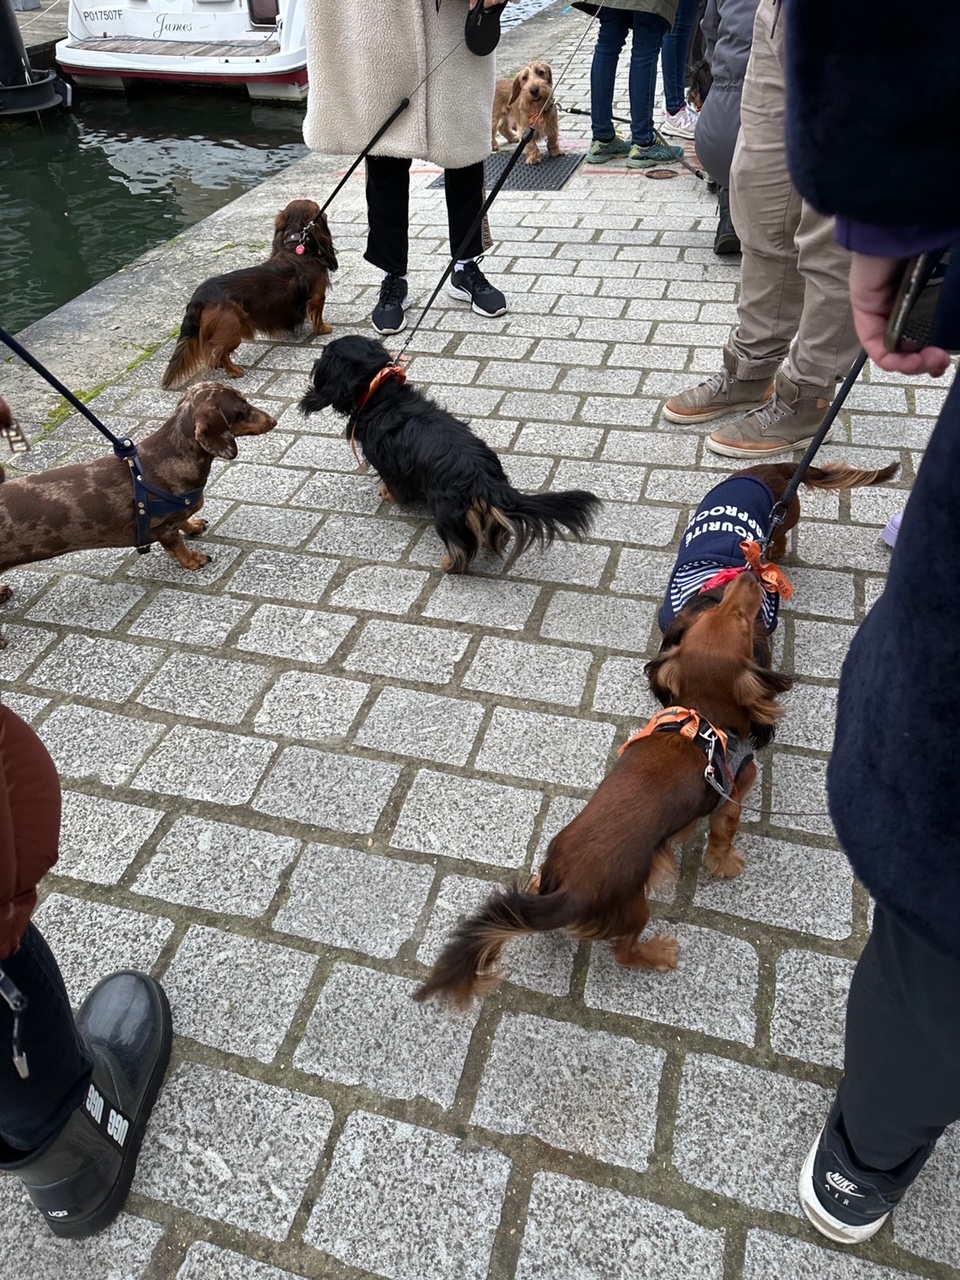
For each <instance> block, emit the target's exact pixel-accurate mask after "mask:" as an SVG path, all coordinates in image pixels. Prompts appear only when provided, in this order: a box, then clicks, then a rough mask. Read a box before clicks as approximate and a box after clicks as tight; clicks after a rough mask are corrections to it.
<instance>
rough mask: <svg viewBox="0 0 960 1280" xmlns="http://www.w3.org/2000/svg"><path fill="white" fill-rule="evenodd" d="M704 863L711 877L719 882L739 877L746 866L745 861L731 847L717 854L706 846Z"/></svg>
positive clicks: (737, 850) (738, 852)
mask: <svg viewBox="0 0 960 1280" xmlns="http://www.w3.org/2000/svg"><path fill="white" fill-rule="evenodd" d="M706 863H707V870H708V871H709V872H710V874H711V875H712V876H717V877H718V878H719V879H721V880H732V879H733V878H734V876H738V875H740V873H741V871H743V869H744V867H746V865H747V860H746V858H745V857H744V856H743V854H742V853H741V852H740V850H739V849H735V848H734V847H733V845H731V846H730V848H729V849H727V850H726V851H725V852H724V853H717V852H716V851H715V850H712V849H711V848H710V846H709V845H708V846H707V857H706Z"/></svg>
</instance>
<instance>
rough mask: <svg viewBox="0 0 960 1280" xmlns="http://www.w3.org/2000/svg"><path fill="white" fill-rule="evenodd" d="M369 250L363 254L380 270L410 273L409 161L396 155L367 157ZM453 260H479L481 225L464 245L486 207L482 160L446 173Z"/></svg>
mask: <svg viewBox="0 0 960 1280" xmlns="http://www.w3.org/2000/svg"><path fill="white" fill-rule="evenodd" d="M366 164H367V225H368V227H369V232H368V234H367V251H366V253H365V254H364V255H363V256H364V257H365V258H366V260H367V261H368V262H372V263H373V265H374V266H375V267H379V268H380V270H381V271H389V272H392V273H394V274H397V275H401V276H402V275H406V273H407V243H408V237H409V223H410V161H409V160H399V159H396V158H395V157H394V156H367V161H366ZM443 176H444V191H445V193H446V197H447V225H448V227H449V231H450V256H451V257H453V256H454V255H456V256H457V257H460V258H478V257H479V256H480V254H481V253H483V235H482V230H481V228H480V227H479V226H478V227H477V229H476V231H475V232H474V233H473V235H472V236H471V237H470V240H469V242H468V243H467V245H466V246H465V247H462V246H463V242H464V240H465V239H466V236H467V232H468V231H469V230H470V227H471V224H472V223H473V222H474V220H475V219H476V217H477V214H478V213H479V212H480V210H481V208H482V207H483V161H482V160H478V161H477V163H476V164H470V165H467V166H466V167H465V168H463V169H445V170H444V175H443Z"/></svg>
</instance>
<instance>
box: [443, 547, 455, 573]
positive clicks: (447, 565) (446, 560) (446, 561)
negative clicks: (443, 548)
mask: <svg viewBox="0 0 960 1280" xmlns="http://www.w3.org/2000/svg"><path fill="white" fill-rule="evenodd" d="M440 568H441V569H442V570H443V572H444V573H452V572H453V556H452V555H450V554H449V553H448V552H444V554H443V555H442V556H441V557H440Z"/></svg>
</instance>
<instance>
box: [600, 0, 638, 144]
mask: <svg viewBox="0 0 960 1280" xmlns="http://www.w3.org/2000/svg"><path fill="white" fill-rule="evenodd" d="M630 19H631V14H630V13H629V12H628V11H627V10H626V9H601V10H600V13H599V14H598V15H597V21H598V23H599V24H600V26H599V30H598V31H597V43H596V46H595V47H594V50H593V62H592V63H591V64H590V121H591V125H592V128H593V136H594V137H595V138H598V139H599V140H600V141H601V142H610V141H611V140H612V138H613V136H614V134H615V133H616V129H615V128H614V127H613V93H614V86H615V84H616V79H617V63H618V62H619V61H620V50H621V49H622V48H623V46H624V43H625V41H626V39H627V32H628V31H629V30H630V25H631V24H630Z"/></svg>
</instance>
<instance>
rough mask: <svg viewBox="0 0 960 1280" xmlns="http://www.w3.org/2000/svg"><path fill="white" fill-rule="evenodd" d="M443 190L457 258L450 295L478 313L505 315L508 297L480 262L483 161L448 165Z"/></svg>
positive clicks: (451, 249) (481, 246)
mask: <svg viewBox="0 0 960 1280" xmlns="http://www.w3.org/2000/svg"><path fill="white" fill-rule="evenodd" d="M444 190H445V192H446V200H447V223H448V226H449V230H450V253H451V255H453V256H454V257H456V259H457V261H456V263H455V265H454V270H453V273H452V274H451V276H450V287H449V290H448V292H449V293H450V296H451V297H454V298H461V299H463V301H465V302H469V303H470V304H471V307H472V309H473V310H474V311H475V312H476V313H477V315H481V316H500V315H503V313H504V312H505V311H506V309H507V302H506V299H505V298H504V296H503V294H502V293H501V292H500V290H499V289H495V288H494V287H493V285H492V284H491V283H490V281H489V280H488V279H487V278H486V276H485V275H484V274H483V272H482V271H481V270H480V268H479V266H478V265H477V259H478V258H480V257H481V255H482V254H483V229H482V226H481V224H480V222H479V220H478V215H479V213H480V210H481V208H482V207H483V161H482V160H478V161H477V163H476V164H471V165H466V166H465V167H464V168H462V169H445V170H444ZM468 237H469V239H468Z"/></svg>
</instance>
